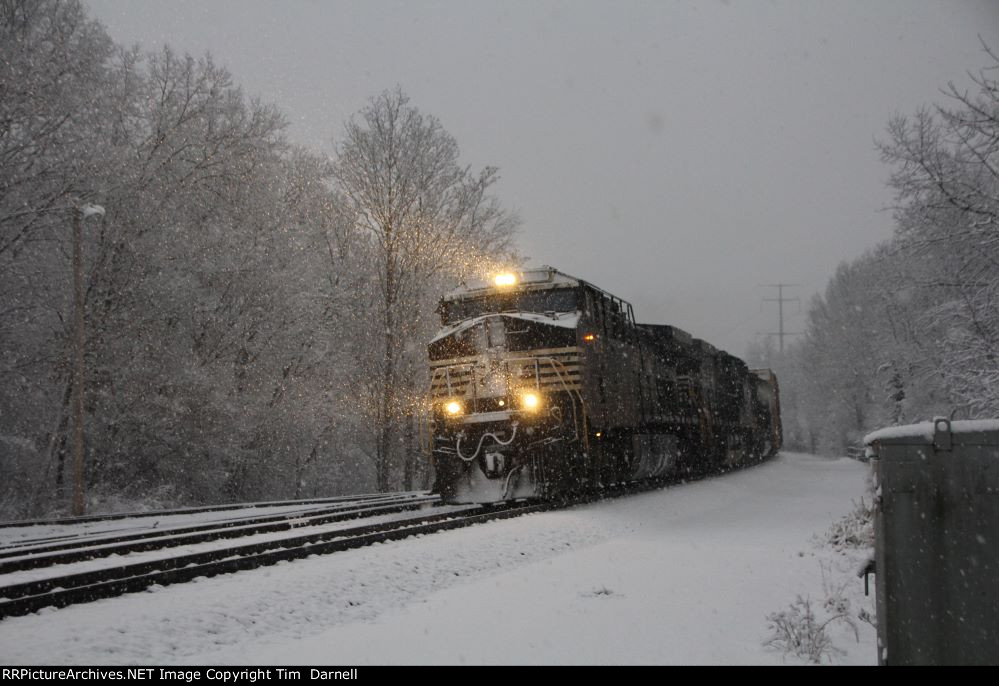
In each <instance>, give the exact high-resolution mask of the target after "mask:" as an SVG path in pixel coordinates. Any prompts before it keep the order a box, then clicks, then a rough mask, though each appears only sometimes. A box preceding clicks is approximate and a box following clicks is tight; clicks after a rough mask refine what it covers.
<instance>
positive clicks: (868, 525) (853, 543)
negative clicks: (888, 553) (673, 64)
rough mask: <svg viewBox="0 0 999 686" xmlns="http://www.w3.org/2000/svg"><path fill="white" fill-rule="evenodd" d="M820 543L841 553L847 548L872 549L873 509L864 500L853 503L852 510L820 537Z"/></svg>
mask: <svg viewBox="0 0 999 686" xmlns="http://www.w3.org/2000/svg"><path fill="white" fill-rule="evenodd" d="M821 542H822V543H824V544H828V545H830V546H832V548H833V549H835V550H838V551H842V550H844V549H847V548H853V549H856V548H864V549H867V548H873V547H874V507H873V505H872V506H868V505H867V503H866V502H864V499H863V498H861V499H860V502H859V503H858V502H854V503H853V509H852V510H851V511H850V512H849V513H847V514H846V515H844V516H843V517H842V518H840V519H839V520H838V521H836V522H834V523H833V525H832V526H831V527H829V529H828V530H827V531H826V532H825V534H824V535H823V536H822V539H821Z"/></svg>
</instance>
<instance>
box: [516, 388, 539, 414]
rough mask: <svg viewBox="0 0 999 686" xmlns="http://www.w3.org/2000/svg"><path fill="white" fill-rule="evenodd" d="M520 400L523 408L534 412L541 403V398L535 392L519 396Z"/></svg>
mask: <svg viewBox="0 0 999 686" xmlns="http://www.w3.org/2000/svg"><path fill="white" fill-rule="evenodd" d="M520 402H521V404H522V405H523V406H524V409H525V410H528V411H530V412H534V411H535V410H536V409H538V407H539V406H540V405H541V398H539V397H538V394H537V393H525V394H524V395H522V396H521V397H520Z"/></svg>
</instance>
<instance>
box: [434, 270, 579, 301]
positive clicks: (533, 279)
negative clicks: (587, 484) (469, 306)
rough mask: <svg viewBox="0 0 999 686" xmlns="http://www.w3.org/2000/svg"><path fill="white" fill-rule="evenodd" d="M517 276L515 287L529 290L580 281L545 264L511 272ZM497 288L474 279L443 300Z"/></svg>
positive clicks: (572, 284) (563, 285)
mask: <svg viewBox="0 0 999 686" xmlns="http://www.w3.org/2000/svg"><path fill="white" fill-rule="evenodd" d="M512 273H513V274H515V275H516V277H517V282H516V286H517V287H527V288H530V289H531V290H543V289H546V288H558V287H569V288H574V287H576V286H578V285H579V284H580V283H581V281H580V280H579V279H577V278H575V277H573V276H569V275H568V274H565V273H563V272H560V271H559V270H557V269H555V268H554V267H549V266H548V265H545V266H543V267H540V268H538V269H527V270H524V271H521V272H517V271H515V272H512ZM491 290H498V289H497V287H496V285H495V284H494V283H493V282H492V281H489V280H486V279H474V280H469V281H466V282H465V283H463V284H462V285H461V286H459V287H458V288H456V289H454V290H453V291H451V292H450V293H448V294H447V295H445V296H444V300H460V299H461V298H464V297H466V296H469V295H478V294H479V293H481V292H483V291H491Z"/></svg>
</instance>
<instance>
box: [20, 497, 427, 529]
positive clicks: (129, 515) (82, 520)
mask: <svg viewBox="0 0 999 686" xmlns="http://www.w3.org/2000/svg"><path fill="white" fill-rule="evenodd" d="M414 493H418V491H417V492H414ZM396 495H398V494H386V493H368V494H362V495H342V496H336V497H332V498H307V499H304V500H270V501H261V502H258V503H229V504H226V505H203V506H201V507H182V508H177V509H173V510H147V511H143V512H118V513H115V514H100V515H87V516H83V517H61V518H54V517H53V518H43V519H21V520H14V521H10V522H0V529H8V528H13V527H26V526H50V525H62V524H88V523H91V522H105V521H111V520H115V519H138V518H141V517H169V516H173V515H189V514H198V513H202V512H225V511H227V510H249V509H253V508H265V507H282V506H285V505H323V504H327V503H342V502H357V501H363V500H379V499H383V498H390V497H393V496H396Z"/></svg>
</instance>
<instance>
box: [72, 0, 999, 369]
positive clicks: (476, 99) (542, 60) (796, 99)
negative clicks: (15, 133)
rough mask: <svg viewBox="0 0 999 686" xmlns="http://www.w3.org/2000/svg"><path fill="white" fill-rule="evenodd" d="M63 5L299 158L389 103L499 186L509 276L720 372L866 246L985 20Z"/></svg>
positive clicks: (904, 13)
mask: <svg viewBox="0 0 999 686" xmlns="http://www.w3.org/2000/svg"><path fill="white" fill-rule="evenodd" d="M87 4H88V5H89V6H90V8H91V11H92V13H93V14H94V16H96V17H97V18H98V19H100V20H101V21H102V22H103V23H104V24H105V25H107V27H108V29H109V31H110V33H111V35H112V36H113V37H114V38H115V39H116V40H118V41H119V42H123V43H133V42H138V43H140V44H141V45H142V46H143V47H147V48H149V49H156V48H158V47H159V46H161V45H162V44H169V45H171V46H173V47H175V48H177V49H179V50H182V51H187V52H191V53H194V54H201V53H204V52H206V51H208V52H211V53H212V54H213V55H214V56H215V58H216V59H217V61H218V62H220V63H222V64H224V65H225V66H227V67H228V68H229V70H230V71H231V72H232V73H233V75H234V76H235V78H236V80H237V82H239V83H241V84H242V85H243V86H244V87H245V89H246V90H247V91H248V92H249V93H250V94H254V95H259V96H260V97H262V98H263V99H264V100H267V101H272V102H275V103H277V104H278V105H279V106H280V107H281V108H282V109H283V110H284V111H285V113H286V114H287V115H288V118H289V120H290V122H291V129H290V131H289V135H290V137H291V138H292V140H294V141H295V142H298V143H301V144H304V145H307V146H310V147H312V148H315V149H322V150H326V151H328V152H331V151H332V150H333V145H334V141H335V139H336V138H338V137H339V135H340V133H341V131H342V127H343V122H344V121H345V120H346V119H347V118H348V117H349V116H350V115H351V114H352V113H354V112H356V111H357V110H359V109H360V108H361V107H363V106H364V105H365V103H366V101H367V99H368V98H370V97H372V96H374V95H376V94H378V93H379V92H381V91H382V90H384V89H386V88H392V87H394V86H395V85H396V84H399V85H401V86H402V87H403V89H404V90H405V91H406V92H407V93H408V94H409V95H410V97H411V99H412V102H413V104H414V105H416V106H417V107H419V108H420V109H421V110H422V111H424V112H426V113H429V114H433V115H435V116H437V117H438V118H439V119H440V120H441V121H442V123H443V124H444V126H445V128H446V129H447V130H448V131H449V132H450V133H451V134H453V135H454V136H455V137H456V138H457V140H458V142H459V144H460V145H461V149H462V153H463V159H464V161H465V162H466V163H468V164H471V165H472V166H473V167H474V168H480V167H482V166H485V165H496V166H498V167H499V168H500V171H501V174H502V180H501V182H500V183H499V184H498V186H497V188H496V190H497V194H498V195H499V197H500V198H501V200H502V201H503V202H504V204H506V205H507V206H508V207H512V208H515V209H517V210H518V211H519V212H520V214H521V216H522V218H523V220H524V225H523V230H522V234H521V236H520V245H521V249H522V251H523V252H524V253H526V254H527V255H529V256H530V257H531V263H532V264H551V265H554V266H556V267H558V268H560V269H562V270H563V271H566V272H568V273H570V274H573V275H575V276H579V277H581V278H584V279H586V280H588V281H591V282H593V283H595V284H596V285H598V286H600V287H602V288H604V289H606V290H609V291H611V292H613V293H614V294H616V295H618V296H620V297H623V298H625V299H626V300H630V301H631V302H632V303H633V304H634V305H635V310H636V315H637V316H638V319H639V320H640V321H651V322H657V323H671V324H675V325H678V326H681V327H683V328H685V329H687V330H689V331H691V332H692V333H694V334H695V335H697V336H700V337H702V338H705V339H707V340H708V341H710V342H712V343H714V344H716V345H718V346H720V347H723V348H726V349H728V350H730V351H732V352H734V353H736V354H739V355H741V354H743V353H744V352H745V349H746V345H747V344H748V343H749V342H750V341H752V340H753V338H754V336H755V335H756V333H757V332H763V331H774V330H776V319H777V312H776V307H775V306H773V304H768V305H767V306H766V307H763V308H762V309H761V299H762V298H764V297H775V293H774V292H773V291H772V289H765V288H760V287H758V285H759V284H764V283H775V282H777V281H784V282H793V283H799V284H802V287H801V288H799V289H792V290H791V291H788V292H787V293H785V295H786V296H787V295H800V296H801V297H802V310H804V307H805V305H806V304H807V298H808V297H809V296H810V295H811V294H812V293H815V292H817V291H821V290H822V289H823V288H824V286H825V282H826V280H827V279H828V278H829V276H830V275H831V274H832V273H833V271H834V270H835V268H836V265H837V264H838V263H839V262H840V261H841V260H844V259H849V258H853V257H856V256H859V255H860V254H861V253H863V251H864V250H866V249H867V248H869V247H872V246H873V245H875V244H876V243H877V242H879V241H881V240H883V239H885V238H887V237H888V236H890V234H891V216H890V212H886V211H884V210H883V208H884V207H886V206H887V205H888V204H889V202H890V201H891V195H890V193H889V191H888V190H887V189H886V188H885V185H884V182H885V179H886V178H887V175H888V170H887V169H886V168H885V167H884V166H883V165H882V164H881V163H880V161H879V159H878V154H877V152H876V150H875V147H874V140H875V138H876V137H878V136H880V135H881V133H882V132H883V130H884V127H885V124H886V122H887V120H888V118H889V117H890V116H891V115H892V114H894V113H909V112H912V111H913V110H915V109H916V108H917V107H919V106H920V105H924V104H930V103H933V102H942V101H943V100H944V98H943V96H942V95H941V93H940V89H941V88H942V87H944V86H945V85H946V83H947V82H948V81H949V80H954V81H955V82H957V83H959V84H967V83H968V80H967V77H966V73H967V72H968V71H969V70H975V71H977V70H978V69H979V68H981V67H983V66H985V65H986V64H987V60H986V56H985V55H984V54H983V52H982V49H981V45H980V43H979V39H978V36H981V37H982V38H983V39H984V40H986V41H987V42H988V43H989V44H990V45H992V46H993V47H995V48H999V2H997V1H996V0H965V1H960V0H941V1H931V0H894V1H893V0H862V1H856V0H853V1H850V0H822V1H808V0H786V1H778V0H774V1H767V0H753V1H748V0H747V1H738V0H731V1H725V0H721V1H709V0H699V1H696V2H695V1H693V0H691V1H685V2H680V1H676V2H669V1H666V0H659V1H654V2H628V1H625V0H617V1H615V2H584V1H583V0H570V1H564V2H554V1H541V0H524V1H512V0H507V1H503V2H500V1H498V0H495V1H490V2H483V1H472V0H462V1H438V2H430V1H417V0H412V1H407V2H388V1H375V0H367V1H365V2H332V1H325V0H322V1H320V0H314V1H305V0H299V1H289V0H283V1H281V2H277V1H274V2H269V1H265V0H194V1H187V0H169V1H164V0H87ZM789 309H790V311H791V313H792V315H791V316H789V317H788V318H787V320H786V326H787V328H788V329H791V330H800V328H801V326H802V325H803V321H804V318H803V314H802V315H794V312H795V311H796V308H795V306H793V305H791V306H790V308H789Z"/></svg>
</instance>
